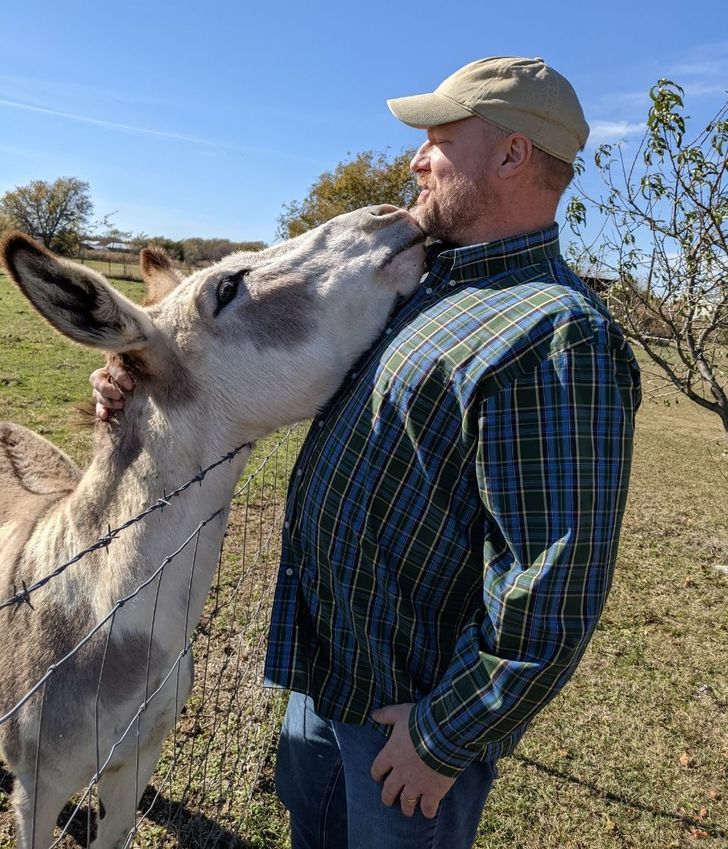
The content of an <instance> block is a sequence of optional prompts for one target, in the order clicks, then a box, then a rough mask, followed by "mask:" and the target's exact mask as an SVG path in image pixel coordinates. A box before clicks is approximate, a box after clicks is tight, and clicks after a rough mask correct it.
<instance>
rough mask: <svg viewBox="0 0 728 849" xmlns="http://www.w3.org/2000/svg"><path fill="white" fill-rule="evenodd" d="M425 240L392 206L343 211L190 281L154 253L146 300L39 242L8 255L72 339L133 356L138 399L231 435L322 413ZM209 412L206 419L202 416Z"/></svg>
mask: <svg viewBox="0 0 728 849" xmlns="http://www.w3.org/2000/svg"><path fill="white" fill-rule="evenodd" d="M423 238H424V234H423V233H422V231H421V230H420V229H419V227H418V226H417V224H416V223H415V221H414V219H412V218H411V217H410V216H409V215H408V213H406V212H404V211H403V210H398V209H396V208H395V207H391V206H378V207H368V208H366V209H361V210H357V211H355V212H351V213H347V214H346V215H341V216H339V217H337V218H334V219H332V220H331V221H329V222H327V223H326V224H323V225H321V226H320V227H318V228H316V229H315V230H312V231H310V232H308V233H306V234H304V235H303V236H300V237H298V238H297V239H293V240H291V241H290V242H286V243H284V244H282V245H278V246H275V247H273V248H269V249H268V250H265V251H262V252H260V253H235V254H231V255H230V256H229V257H227V258H225V259H224V260H222V261H221V262H218V263H217V264H215V265H213V266H211V267H210V268H206V269H204V270H202V271H198V272H196V273H194V274H192V275H191V276H190V277H189V278H187V279H185V280H181V279H180V278H178V276H177V274H176V272H175V271H174V269H173V268H172V266H171V264H170V263H169V261H168V260H167V259H166V257H165V256H164V255H163V254H162V253H160V252H158V251H153V250H152V251H143V252H142V271H143V274H144V277H145V281H146V283H147V293H148V299H147V305H146V306H143V307H142V306H138V305H137V304H135V303H133V302H132V301H130V300H128V299H127V298H125V297H124V296H123V295H121V294H120V293H119V292H118V291H116V290H115V289H114V288H113V287H112V286H110V285H109V283H108V282H107V281H106V280H105V279H104V278H103V277H102V276H101V275H100V274H98V273H96V272H95V271H92V270H90V269H88V268H86V267H84V266H80V265H76V264H74V263H71V262H68V261H66V260H61V259H58V258H56V257H55V256H54V255H53V254H51V253H50V252H48V251H47V250H45V249H44V248H42V247H40V246H38V245H37V244H36V243H35V242H33V241H32V240H30V239H29V238H28V237H27V236H23V235H22V234H19V233H15V234H11V235H10V236H8V237H6V239H5V240H4V243H3V246H2V257H3V260H4V263H5V265H6V267H7V269H8V271H9V273H10V276H11V277H12V279H13V280H14V281H15V283H16V284H17V285H18V286H19V288H20V289H21V290H22V292H23V293H24V294H25V296H26V297H27V298H28V299H29V300H30V301H31V303H32V304H33V306H34V307H35V308H36V309H37V310H38V311H39V312H40V313H41V314H42V315H43V316H44V317H45V318H46V319H47V320H48V321H49V322H50V323H51V324H52V325H53V326H54V327H56V328H57V329H58V330H59V331H60V332H61V333H63V334H65V335H66V336H68V337H70V338H71V339H73V340H75V341H77V342H81V343H82V344H85V345H90V346H92V347H95V348H99V349H101V350H104V351H110V352H113V353H115V354H117V355H121V356H123V357H124V359H125V361H126V365H127V368H128V369H129V370H131V371H132V373H133V374H134V376H135V377H136V379H137V392H136V393H135V396H136V400H135V403H136V404H145V405H147V408H153V409H154V410H155V411H156V412H157V414H161V416H163V417H164V418H166V419H169V420H176V421H178V422H180V424H182V423H183V422H184V421H185V420H187V421H189V422H190V425H191V427H192V428H195V427H199V425H200V424H202V423H203V422H204V421H205V420H206V419H207V418H209V416H210V415H212V417H213V418H214V420H215V421H216V422H217V426H218V431H219V432H220V433H221V435H224V437H225V438H226V439H237V438H240V437H244V438H247V439H251V438H256V437H257V436H258V435H260V434H261V433H263V432H266V431H269V430H271V429H273V428H275V427H278V426H280V425H283V424H286V423H288V422H292V421H295V420H297V419H300V418H305V417H308V416H310V415H313V414H314V413H315V411H316V410H317V409H318V408H319V407H320V406H321V405H322V404H324V403H325V401H326V400H327V399H328V398H329V397H330V396H331V394H332V393H333V391H334V390H335V389H336V387H337V385H338V384H339V382H340V381H341V379H342V378H343V376H344V375H345V373H346V371H347V370H348V369H349V368H350V367H351V365H352V364H353V362H354V361H355V359H356V358H357V357H358V356H359V355H360V354H361V353H363V351H364V350H366V348H367V347H368V346H369V345H370V344H371V343H372V341H373V340H374V339H375V338H376V336H377V335H378V334H379V333H380V332H381V331H382V329H383V327H384V325H385V323H386V320H387V317H388V316H389V313H390V312H391V310H392V307H393V306H394V303H395V300H396V298H397V296H398V295H407V294H409V293H410V292H411V291H413V289H414V288H415V287H416V285H417V283H418V281H419V278H420V275H421V273H422V264H423V259H424V249H423ZM200 417H202V418H200Z"/></svg>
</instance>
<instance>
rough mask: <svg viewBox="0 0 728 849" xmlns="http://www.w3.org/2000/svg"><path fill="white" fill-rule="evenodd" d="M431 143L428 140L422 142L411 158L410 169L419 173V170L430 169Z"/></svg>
mask: <svg viewBox="0 0 728 849" xmlns="http://www.w3.org/2000/svg"><path fill="white" fill-rule="evenodd" d="M429 150H430V143H429V142H428V141H424V142H422V144H421V145H420V147H419V149H418V151H417V153H415V155H414V156H413V157H412V159H411V160H410V166H409V167H410V171H412V173H414V174H417V173H418V171H429V170H430V157H429V155H428V154H429Z"/></svg>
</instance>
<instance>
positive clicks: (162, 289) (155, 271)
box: [139, 246, 180, 306]
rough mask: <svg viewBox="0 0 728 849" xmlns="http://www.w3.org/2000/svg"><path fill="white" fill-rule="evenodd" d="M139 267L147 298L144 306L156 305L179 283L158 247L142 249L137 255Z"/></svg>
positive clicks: (167, 259)
mask: <svg viewBox="0 0 728 849" xmlns="http://www.w3.org/2000/svg"><path fill="white" fill-rule="evenodd" d="M139 265H140V267H141V270H142V279H143V280H144V288H145V289H146V292H147V297H146V298H145V299H144V305H145V306H149V304H158V303H159V302H160V301H161V300H162V299H163V298H166V297H167V295H168V294H169V293H170V292H171V291H172V290H173V289H174V288H175V287H176V286H178V285H179V283H180V279H179V277H178V276H177V272H176V271H175V270H174V267H173V265H172V260H170V258H169V257H168V256H167V254H166V253H165V252H164V250H162V248H159V247H156V246H154V247H151V248H144V249H143V250H142V251H141V253H140V254H139Z"/></svg>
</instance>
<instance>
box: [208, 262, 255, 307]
mask: <svg viewBox="0 0 728 849" xmlns="http://www.w3.org/2000/svg"><path fill="white" fill-rule="evenodd" d="M247 273H248V271H247V269H246V270H245V271H238V272H237V273H236V274H233V275H231V276H230V277H223V279H222V280H221V281H220V282H219V283H218V284H217V290H216V292H215V294H216V297H217V306H216V308H215V315H218V313H219V312H220V311H221V310H222V309H223V308H224V307H226V306H227V305H228V304H229V303H230V301H232V300H233V298H234V297H235V296H236V295H237V294H238V288H239V286H240V283H241V281H242V280H243V278H244V277H245V275H246V274H247Z"/></svg>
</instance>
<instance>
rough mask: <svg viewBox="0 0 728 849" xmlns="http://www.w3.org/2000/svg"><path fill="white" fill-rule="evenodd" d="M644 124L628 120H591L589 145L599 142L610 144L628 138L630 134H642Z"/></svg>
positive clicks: (595, 144)
mask: <svg viewBox="0 0 728 849" xmlns="http://www.w3.org/2000/svg"><path fill="white" fill-rule="evenodd" d="M644 131H645V125H644V124H643V123H642V122H641V121H638V122H635V123H632V122H630V121H593V122H592V123H591V125H590V132H589V142H588V146H589V147H598V146H599V145H600V144H610V143H614V142H619V141H622V140H623V139H628V138H629V137H630V136H636V135H642V133H644Z"/></svg>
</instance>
